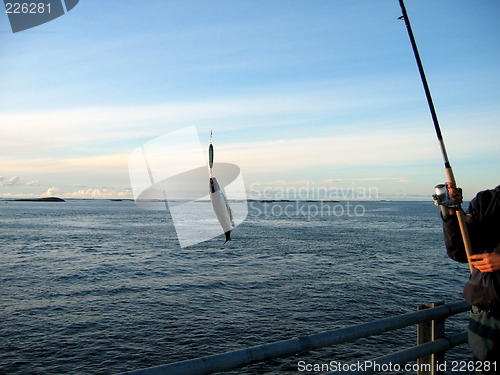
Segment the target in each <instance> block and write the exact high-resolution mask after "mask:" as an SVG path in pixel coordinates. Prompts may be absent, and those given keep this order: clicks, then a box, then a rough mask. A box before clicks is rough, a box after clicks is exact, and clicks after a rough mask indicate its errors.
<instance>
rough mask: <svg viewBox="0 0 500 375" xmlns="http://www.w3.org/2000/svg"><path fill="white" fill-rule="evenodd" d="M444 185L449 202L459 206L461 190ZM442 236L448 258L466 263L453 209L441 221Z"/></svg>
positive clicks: (460, 234) (461, 198)
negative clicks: (446, 188) (446, 187)
mask: <svg viewBox="0 0 500 375" xmlns="http://www.w3.org/2000/svg"><path fill="white" fill-rule="evenodd" d="M446 185H447V186H448V193H449V194H450V198H451V202H452V203H454V204H461V203H462V202H463V197H462V189H460V188H455V187H453V186H451V185H450V184H448V183H447V184H446ZM471 203H472V202H471ZM469 210H470V206H469ZM443 234H444V243H445V246H446V251H447V253H448V256H449V257H450V258H451V259H453V260H455V261H457V262H461V263H467V254H466V253H465V247H464V242H463V239H462V233H461V231H460V226H459V224H458V218H457V215H456V212H455V210H454V209H450V211H449V215H448V217H447V218H446V219H443Z"/></svg>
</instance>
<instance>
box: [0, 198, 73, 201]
mask: <svg viewBox="0 0 500 375" xmlns="http://www.w3.org/2000/svg"><path fill="white" fill-rule="evenodd" d="M2 200H3V201H5V202H66V201H65V200H64V199H62V198H58V197H45V198H15V199H2Z"/></svg>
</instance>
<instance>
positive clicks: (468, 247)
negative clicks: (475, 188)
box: [399, 0, 473, 272]
mask: <svg viewBox="0 0 500 375" xmlns="http://www.w3.org/2000/svg"><path fill="white" fill-rule="evenodd" d="M399 5H400V6H401V12H402V13H403V15H402V16H401V17H399V18H400V19H403V20H404V21H405V25H406V30H408V36H409V37H410V42H411V46H412V48H413V53H414V54H415V60H416V61H417V66H418V71H419V72H420V78H421V79H422V85H423V86H424V91H425V96H426V98H427V104H428V105H429V109H430V111H431V116H432V121H433V122H434V129H435V130H436V135H437V139H438V141H439V146H440V148H441V154H442V155H443V160H444V170H445V173H446V178H447V179H448V182H449V183H450V184H451V186H452V187H456V186H457V184H456V181H455V176H454V175H453V170H452V168H451V165H450V161H449V159H448V154H447V152H446V147H445V146H444V140H443V135H442V133H441V128H440V127H439V121H438V117H437V114H436V109H435V108H434V102H433V101H432V96H431V91H430V90H429V84H428V83H427V78H426V77H425V72H424V66H423V65H422V60H421V59H420V55H419V53H418V48H417V43H416V42H415V37H414V36H413V31H412V29H411V25H410V19H409V18H408V13H406V8H405V4H404V2H403V0H399ZM456 215H457V217H458V223H459V226H460V231H461V232H462V239H463V241H464V247H465V253H466V254H467V260H468V261H469V268H470V271H471V272H472V270H473V267H472V264H471V262H470V260H469V257H470V256H471V255H472V246H471V243H470V238H469V233H468V231H467V225H466V223H465V214H464V212H463V210H462V209H461V207H460V205H458V206H457V210H456Z"/></svg>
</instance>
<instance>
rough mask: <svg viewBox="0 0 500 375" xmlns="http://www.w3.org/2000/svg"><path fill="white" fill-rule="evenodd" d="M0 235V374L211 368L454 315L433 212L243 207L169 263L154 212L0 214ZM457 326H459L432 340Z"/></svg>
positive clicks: (278, 369)
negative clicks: (228, 228) (438, 311)
mask: <svg viewBox="0 0 500 375" xmlns="http://www.w3.org/2000/svg"><path fill="white" fill-rule="evenodd" d="M199 204H200V205H203V204H209V203H207V202H200V203H199ZM349 205H350V206H349ZM349 209H351V210H350V211H349ZM355 209H357V211H355ZM0 230H1V232H0V288H1V293H0V373H1V374H116V373H120V372H124V371H129V370H134V369H139V368H144V367H151V366H158V365H162V364H166V363H171V362H176V361H181V360H185V359H191V358H197V357H200V356H205V355H210V354H219V353H223V352H227V351H231V350H236V349H243V348H246V347H250V346H254V345H260V344H265V343H270V342H275V341H279V340H285V339H289V338H292V337H296V336H300V335H310V334H314V333H319V332H322V331H328V330H333V329H337V328H343V327H348V326H351V325H356V324H360V323H364V322H371V321H374V320H377V319H381V318H386V317H390V316H395V315H398V314H401V313H406V312H412V311H415V308H416V306H417V305H419V304H423V303H428V302H435V301H443V300H444V301H447V302H452V301H457V300H460V299H461V292H462V287H463V284H464V282H465V281H466V279H467V277H468V275H467V274H468V268H467V265H462V264H458V263H456V262H453V261H452V260H450V259H449V258H448V257H447V255H446V252H445V249H444V244H443V238H442V229H441V219H440V217H439V210H438V209H437V208H436V207H435V206H434V205H433V203H432V202H340V203H339V202H327V203H325V202H299V203H296V202H249V203H248V217H247V218H246V220H245V221H244V222H243V224H241V225H240V226H238V227H237V229H236V230H235V231H234V233H233V236H232V237H233V241H231V242H229V243H227V244H226V245H224V246H222V243H223V235H222V234H221V236H219V237H217V238H214V239H212V240H209V241H206V242H203V243H199V244H197V245H194V246H192V247H187V248H181V247H180V246H179V243H178V240H177V237H176V232H175V228H174V225H173V223H172V220H171V218H170V216H169V215H168V213H167V212H165V211H147V210H141V209H140V208H138V207H136V206H135V204H134V202H131V201H109V200H68V201H66V202H64V203H52V202H13V201H9V202H6V201H3V202H0ZM466 326H467V316H466V314H465V315H464V314H462V316H461V317H456V318H452V319H451V322H450V323H449V324H448V327H447V329H449V330H450V331H451V332H458V331H461V330H463V329H465V328H466ZM414 343H415V328H414V327H410V328H407V329H403V330H401V331H397V333H387V334H384V335H381V336H377V337H373V338H369V339H362V340H359V341H356V342H354V343H350V344H345V345H340V346H336V347H331V348H325V349H322V350H318V351H314V352H311V353H309V354H307V355H301V356H296V357H291V358H284V359H278V360H274V361H269V362H266V363H263V364H256V365H252V366H249V367H247V368H244V369H240V370H236V371H234V373H235V374H236V373H238V374H239V373H241V374H281V373H286V374H298V373H299V372H298V370H299V369H298V362H299V361H300V360H305V361H307V362H308V363H327V362H330V361H340V362H341V363H349V362H353V361H358V360H368V359H371V358H374V357H378V356H381V355H384V354H387V353H390V352H393V351H395V350H400V349H403V348H406V347H411V346H413V345H414ZM449 355H451V356H452V357H453V356H455V357H453V358H458V359H465V360H466V359H469V355H470V354H469V350H468V347H467V345H464V346H461V347H459V348H456V349H454V350H453V351H452V352H451V354H449ZM302 373H303V372H302Z"/></svg>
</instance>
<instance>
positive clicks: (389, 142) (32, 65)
mask: <svg viewBox="0 0 500 375" xmlns="http://www.w3.org/2000/svg"><path fill="white" fill-rule="evenodd" d="M406 8H407V11H408V14H409V18H410V21H411V23H412V27H413V32H414V34H415V38H416V40H417V44H418V47H419V51H420V55H421V58H422V61H423V64H424V67H425V71H426V74H427V80H428V82H429V85H430V89H431V92H432V97H433V99H434V104H435V107H436V111H437V114H438V118H439V121H440V124H441V129H442V132H443V136H444V140H445V143H446V147H447V151H448V155H449V158H450V161H451V165H452V167H453V170H454V173H455V177H456V180H457V183H458V185H459V186H461V187H462V188H463V189H464V197H465V199H471V198H472V197H473V196H474V195H475V194H476V192H478V191H480V190H484V189H488V188H493V187H495V186H497V185H498V184H500V174H499V171H500V126H499V125H500V105H499V103H500V90H499V88H500V64H499V63H498V62H499V61H500V21H499V18H498V15H499V13H500V3H499V2H496V1H490V0H480V1H478V0H461V1H455V0H406ZM400 15H401V10H400V8H399V3H398V1H397V0H357V1H355V0H349V1H347V0H314V1H306V0H300V1H299V0H286V1H285V0H273V1H269V0H238V1H234V0H203V1H201V0H198V1H192V0H187V1H186V0H183V1H164V0H144V1H132V0H106V1H95V0H87V1H80V3H79V4H78V5H77V6H76V7H75V8H74V9H72V10H71V11H70V12H68V13H66V14H65V15H63V16H61V17H59V18H57V19H55V20H53V21H50V22H48V23H45V24H43V25H40V26H37V27H35V28H32V29H28V30H25V31H21V32H18V33H12V30H11V28H10V25H9V21H8V18H7V15H6V14H5V11H3V12H2V14H0V82H2V84H1V88H0V197H3V198H16V197H42V196H60V197H63V198H132V189H131V181H130V176H129V166H128V162H129V157H130V155H131V154H132V153H133V152H134V150H136V149H138V148H141V147H142V146H143V145H144V144H147V142H150V141H152V140H154V139H158V137H162V136H165V135H168V134H169V133H171V132H175V131H178V130H180V129H184V128H187V127H190V126H195V127H196V129H197V132H198V136H199V142H200V144H201V145H202V147H203V148H204V147H206V146H208V143H209V140H210V131H212V132H213V144H214V147H215V150H216V151H215V152H216V161H217V162H224V163H232V164H235V165H237V166H238V167H239V168H240V171H241V176H242V178H243V180H244V183H245V187H246V190H247V193H248V196H249V197H251V198H258V197H261V198H262V197H264V196H265V197H267V198H269V197H271V196H272V195H273V194H277V195H279V194H281V193H282V192H287V193H290V192H292V193H293V192H295V193H297V192H304V191H308V193H307V194H308V196H307V197H310V198H311V197H312V198H324V196H319V194H320V193H319V192H325V191H328V192H337V193H338V192H342V193H343V194H344V197H346V196H348V198H349V199H353V200H355V199H393V200H406V199H408V200H432V198H431V194H432V193H433V190H434V189H433V188H434V185H436V184H438V183H442V182H444V181H445V180H446V177H445V174H444V169H443V161H442V157H441V153H440V150H439V145H438V142H437V140H436V135H435V132H434V127H433V123H432V119H431V117H430V114H429V109H428V107H427V102H426V99H425V95H424V91H423V88H422V84H421V81H420V76H419V74H418V70H417V67H416V63H415V59H414V56H413V52H412V50H411V45H410V42H409V38H408V34H407V32H406V28H405V26H404V22H403V21H402V20H398V17H399V16H400ZM186 157H189V156H186V155H183V154H182V153H181V154H179V155H178V157H177V161H178V160H180V159H183V158H186ZM177 161H176V158H173V159H172V160H171V163H176V162H177ZM367 191H369V192H370V194H368V196H367V194H366V192H367ZM339 194H340V195H342V194H341V193H339ZM330 198H335V197H334V196H331V197H330ZM340 198H342V197H340Z"/></svg>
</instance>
